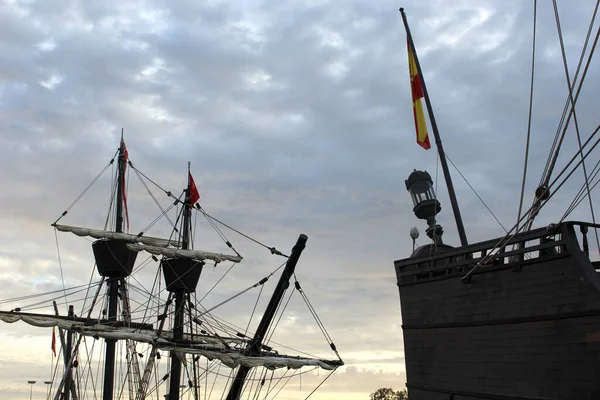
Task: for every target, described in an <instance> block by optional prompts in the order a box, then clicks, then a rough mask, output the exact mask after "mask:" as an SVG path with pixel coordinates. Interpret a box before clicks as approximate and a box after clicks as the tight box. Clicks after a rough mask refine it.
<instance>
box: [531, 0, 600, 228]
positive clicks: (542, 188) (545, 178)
mask: <svg viewBox="0 0 600 400" xmlns="http://www.w3.org/2000/svg"><path fill="white" fill-rule="evenodd" d="M599 4H600V1H598V2H596V6H595V8H594V13H593V15H592V19H591V22H590V25H589V28H588V32H587V35H586V39H585V43H584V47H583V49H582V51H581V56H580V58H579V62H578V65H577V70H576V71H575V76H574V78H573V82H572V84H569V83H568V87H569V96H568V97H567V100H566V101H565V106H564V109H563V114H562V116H561V119H560V121H559V124H558V127H557V130H556V133H555V137H554V142H553V144H552V148H551V150H550V154H549V157H548V160H547V162H546V167H545V168H544V172H543V174H542V177H541V179H540V183H539V186H538V189H536V195H535V198H534V200H533V205H534V207H533V208H534V209H535V208H536V207H535V206H536V205H537V204H538V203H540V202H541V201H543V200H544V199H543V198H541V196H542V193H548V191H547V186H548V182H549V180H550V176H551V175H552V171H553V170H554V166H555V165H556V161H557V159H558V154H559V151H560V148H561V146H562V142H563V140H564V138H565V135H566V131H567V128H568V126H569V122H570V120H571V117H572V116H573V114H574V111H575V104H576V103H577V100H578V98H579V94H580V93H581V89H582V88H583V83H584V81H585V77H586V75H587V72H588V69H589V66H590V63H591V60H592V56H593V54H594V51H595V48H596V44H597V40H598V34H597V35H596V40H595V41H594V44H593V46H592V48H591V49H590V54H589V56H588V60H587V62H586V65H585V68H584V71H583V74H582V76H581V79H580V80H579V84H578V87H577V92H576V93H575V96H574V97H573V96H572V87H574V86H575V83H576V82H577V78H578V76H579V72H580V69H581V65H582V64H583V60H584V57H585V53H586V49H587V45H588V43H589V38H590V36H591V32H592V28H593V25H594V21H595V18H596V14H597V11H598V5H599ZM556 12H557V11H556V8H555V14H556ZM557 26H558V35H559V38H560V41H561V42H562V31H561V30H560V24H559V23H557ZM599 33H600V32H599ZM569 106H571V107H569ZM567 114H568V116H567ZM565 119H566V123H565ZM563 125H564V127H563ZM561 130H562V133H561ZM535 215H536V213H534V214H532V218H530V219H529V220H528V222H527V229H530V228H531V225H532V224H533V219H534V218H535Z"/></svg>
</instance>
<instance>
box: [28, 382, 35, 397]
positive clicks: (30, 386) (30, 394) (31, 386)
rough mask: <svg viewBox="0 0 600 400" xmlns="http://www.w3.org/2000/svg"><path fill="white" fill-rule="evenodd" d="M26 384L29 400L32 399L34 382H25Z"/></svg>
mask: <svg viewBox="0 0 600 400" xmlns="http://www.w3.org/2000/svg"><path fill="white" fill-rule="evenodd" d="M27 383H29V388H30V389H29V400H31V398H32V397H33V385H34V384H35V381H27Z"/></svg>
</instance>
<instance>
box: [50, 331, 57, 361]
mask: <svg viewBox="0 0 600 400" xmlns="http://www.w3.org/2000/svg"><path fill="white" fill-rule="evenodd" d="M50 348H51V349H52V353H54V357H56V327H54V326H53V327H52V345H51V346H50Z"/></svg>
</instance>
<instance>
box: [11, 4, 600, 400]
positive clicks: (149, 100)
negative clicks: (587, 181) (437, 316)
mask: <svg viewBox="0 0 600 400" xmlns="http://www.w3.org/2000/svg"><path fill="white" fill-rule="evenodd" d="M531 3H532V2H523V1H518V0H509V1H502V2H493V1H468V0H462V1H455V2H444V1H438V0H428V1H409V0H406V1H405V2H404V3H398V2H393V1H388V0H383V1H378V2H373V3H371V2H367V1H364V0H363V1H361V0H348V1H343V2H333V1H327V0H313V1H296V0H290V1H285V2H274V1H273V2H268V1H264V2H260V1H255V0H243V1H233V2H224V1H220V0H216V1H207V2H198V1H191V0H189V1H188V0H181V1H172V2H167V1H159V0H156V1H152V0H147V1H144V0H140V1H134V0H131V1H102V2H100V1H75V0H72V1H68V0H66V1H60V0H56V1H35V0H25V1H19V0H0V155H1V158H2V162H3V168H2V169H0V184H1V185H2V191H1V192H0V202H1V203H0V223H1V226H2V227H3V229H2V231H1V233H0V299H7V298H12V297H16V296H17V295H22V294H28V293H37V292H42V291H47V290H52V289H56V288H59V287H62V278H61V268H60V266H59V261H58V253H57V246H56V239H55V235H54V231H53V229H52V228H51V227H50V223H52V222H53V221H54V220H55V219H56V218H57V217H58V216H59V215H60V213H61V212H62V211H63V210H65V209H66V207H68V206H69V204H71V202H72V201H73V200H74V199H75V198H76V197H77V196H78V195H79V193H80V192H81V191H82V190H83V189H84V188H85V187H86V186H87V185H88V184H89V182H90V181H91V180H92V179H93V178H94V176H96V174H98V173H99V172H100V171H101V170H102V168H103V167H104V166H105V165H106V164H107V162H108V161H109V160H110V158H111V157H112V155H113V154H114V152H115V150H116V148H117V147H118V144H119V135H120V131H121V128H123V129H124V132H125V140H126V142H127V146H128V149H129V154H130V159H131V161H132V162H133V163H134V165H135V166H136V167H138V168H139V169H140V170H141V171H142V172H144V173H145V174H146V175H148V176H150V177H152V178H153V179H154V180H155V181H156V182H160V183H161V184H162V185H164V186H165V187H166V188H168V189H169V190H172V191H173V192H178V191H180V190H181V188H182V187H183V185H184V184H185V180H186V168H187V162H188V161H191V165H192V172H193V174H194V177H195V180H196V183H197V185H198V188H199V190H200V193H201V201H200V202H201V204H202V205H203V207H204V208H205V209H206V210H207V211H208V212H209V213H211V214H212V215H214V216H216V217H218V218H220V219H222V220H223V221H226V222H227V223H229V224H231V225H232V226H234V227H236V228H238V229H240V230H241V231H243V232H245V233H247V234H249V235H251V236H252V237H255V238H257V239H258V240H260V241H262V242H264V243H266V244H268V245H269V246H275V247H277V248H278V249H280V250H282V251H284V252H288V251H289V249H290V248H291V246H292V245H293V244H294V243H295V241H296V238H297V236H298V234H300V233H305V234H306V235H308V237H309V240H308V245H307V248H306V250H305V253H304V254H303V256H302V258H301V261H300V263H299V265H298V279H299V280H300V281H301V283H302V285H303V288H304V289H305V290H306V292H307V293H308V294H309V298H310V300H311V302H312V304H313V306H315V308H316V309H317V310H318V312H319V316H320V317H321V319H322V320H323V322H324V323H325V325H326V327H327V329H328V331H329V333H330V334H331V336H332V337H333V339H334V341H335V343H336V345H337V347H338V350H339V351H340V354H341V356H342V358H343V359H344V361H345V362H346V366H345V367H343V368H341V369H340V370H339V371H338V372H337V373H336V374H334V375H333V377H332V378H330V379H329V380H328V381H327V384H326V385H324V386H323V388H322V390H321V391H320V392H319V393H321V396H322V397H316V398H324V399H325V398H335V397H336V396H339V397H340V398H341V397H342V396H343V397H344V398H347V399H351V400H352V399H357V400H358V399H367V398H368V395H369V393H371V392H373V391H374V390H376V389H377V388H378V387H382V386H388V387H394V388H396V389H401V388H403V387H404V382H405V373H404V358H403V344H402V329H401V319H400V303H399V296H398V292H397V287H396V280H395V275H394V269H393V261H394V260H396V259H400V258H404V257H407V256H408V255H409V254H410V251H411V246H412V244H411V241H410V238H409V236H408V232H409V230H410V228H411V227H413V226H418V227H419V228H420V230H421V231H422V232H423V233H424V223H423V222H421V221H418V220H416V218H415V217H414V215H413V214H412V204H411V202H410V198H409V196H408V194H407V192H406V189H405V187H404V179H406V177H407V176H408V174H409V173H410V172H411V171H412V170H413V169H414V168H417V169H426V170H428V171H429V172H430V173H431V174H432V176H433V177H434V180H435V181H436V182H435V184H436V187H437V188H438V191H439V197H440V201H441V202H442V207H443V211H442V213H441V214H440V215H439V222H440V224H442V225H443V226H444V229H445V236H444V238H445V241H446V242H447V243H449V244H456V243H458V237H457V234H456V228H455V226H454V224H453V219H452V214H451V212H450V203H449V201H448V199H447V195H446V188H445V185H444V183H443V178H442V177H441V171H440V169H439V165H438V163H437V154H436V152H435V146H434V147H433V148H432V150H430V151H425V150H423V149H421V148H420V147H418V146H417V144H416V143H415V139H414V136H415V134H414V125H413V119H412V118H413V117H412V107H411V95H410V89H409V79H408V63H407V55H406V35H405V31H404V27H403V24H402V19H401V17H400V14H399V12H398V8H399V7H400V6H403V7H404V8H405V9H406V12H407V15H408V18H409V23H410V25H411V29H412V33H413V37H414V41H415V45H416V48H417V51H418V54H419V58H420V61H421V64H422V69H423V74H424V79H425V81H426V83H427V86H428V89H429V92H430V96H431V101H432V103H433V107H434V110H435V113H436V117H437V123H438V126H439V128H440V132H441V135H442V139H443V141H444V147H445V149H446V151H447V154H448V156H449V157H450V159H451V160H452V161H453V162H454V164H456V166H457V167H458V168H459V170H460V171H461V172H462V174H463V175H464V176H465V178H466V179H467V180H468V182H469V183H470V184H471V185H472V186H473V187H474V188H475V190H476V191H477V193H478V194H479V195H480V196H481V197H482V198H483V200H484V201H485V202H486V204H487V205H488V207H490V209H491V210H492V211H493V212H494V213H495V214H496V216H497V217H498V219H499V220H500V221H501V222H502V224H504V225H505V226H506V227H507V228H508V227H511V226H512V225H513V224H514V222H515V220H516V214H517V209H518V203H519V192H520V185H521V177H522V172H523V171H522V168H523V167H522V165H523V158H524V154H525V152H524V145H525V140H526V133H527V116H528V104H529V103H528V96H529V82H530V74H531V36H532V21H533V18H532V16H533V5H532V4H531ZM540 3H542V2H540ZM594 3H595V2H593V1H584V0H581V1H577V2H576V3H575V2H567V1H560V2H559V4H558V6H559V11H560V16H561V20H560V21H561V27H562V30H563V35H564V40H565V49H566V54H567V57H568V67H569V71H570V74H571V77H572V76H573V74H574V71H575V68H576V64H577V61H578V59H579V56H580V53H581V49H582V45H583V41H584V38H585V34H586V31H587V28H588V24H589V21H590V18H591V15H592V11H593V7H594V5H595V4H594ZM595 29H596V28H595ZM537 35H538V37H537V39H538V42H537V50H536V51H537V57H536V78H535V95H534V107H533V122H532V148H531V152H530V168H529V171H528V181H527V185H526V196H527V197H526V204H530V203H531V197H532V193H533V191H534V190H535V187H536V184H537V183H538V182H539V179H540V177H541V173H542V171H543V167H544V165H545V162H546V159H547V155H548V152H549V149H550V146H551V144H552V139H553V135H554V132H555V131H556V128H557V126H558V122H559V119H560V115H561V113H562V110H563V107H564V103H565V100H566V99H567V93H568V92H567V85H566V83H565V82H566V80H565V73H564V67H563V62H562V56H561V51H560V47H559V42H558V36H557V33H556V25H555V20H554V14H553V11H552V7H551V5H550V4H549V3H546V2H543V4H541V5H540V9H539V10H538V31H537ZM599 82H600V71H598V68H597V67H596V66H595V65H594V63H593V62H592V66H591V67H590V70H589V72H588V75H587V77H586V83H585V85H586V86H585V88H584V90H583V91H582V93H581V96H580V99H579V102H578V106H577V116H578V122H579V127H580V130H581V133H582V136H583V137H584V138H587V137H588V136H589V134H590V133H591V132H592V131H593V129H595V128H596V126H597V124H598V121H597V101H596V99H595V97H594V96H595V91H596V89H597V88H598V84H599ZM576 143H577V142H576V137H575V135H574V131H570V133H569V135H568V136H567V139H566V140H565V149H564V150H563V151H564V156H561V158H560V159H559V163H558V165H557V172H558V171H559V170H560V169H562V166H563V165H564V160H566V159H568V158H570V157H571V156H572V155H573V154H574V151H575V149H576ZM432 144H433V139H432ZM598 159H599V157H598V153H597V152H596V153H594V154H592V156H591V158H590V161H589V167H588V168H589V169H591V168H592V167H593V165H594V164H595V163H596V162H597V161H598ZM451 168H452V167H451ZM436 171H438V172H436ZM452 172H453V178H454V182H455V186H456V190H457V194H458V196H459V204H460V206H461V208H462V212H463V218H464V220H465V226H466V230H467V236H468V238H469V240H470V241H471V242H476V241H480V240H485V239H490V238H493V237H496V236H500V235H501V234H502V233H503V230H502V228H501V227H500V226H499V225H498V224H497V222H496V221H495V220H494V218H493V217H492V216H491V215H490V214H489V213H488V212H487V211H486V209H485V207H484V206H483V205H482V204H481V202H480V201H479V200H478V198H477V197H476V196H475V194H473V192H472V191H471V189H470V188H469V186H468V185H467V184H466V183H465V181H463V180H462V178H461V177H460V176H459V175H458V174H457V172H456V170H454V169H453V170H452ZM438 173H439V174H440V175H439V177H438ZM105 178H106V179H105ZM581 178H582V174H581V173H576V174H575V175H574V177H573V180H572V181H570V182H569V183H568V184H567V185H565V187H564V188H563V190H562V191H561V192H560V193H559V194H557V195H556V197H555V200H556V201H553V202H552V203H551V204H549V205H548V209H547V210H546V212H545V213H542V215H541V216H540V218H539V220H538V221H537V222H536V225H537V226H542V225H544V224H547V223H549V222H553V221H556V220H558V219H560V217H561V216H562V214H563V212H564V211H565V210H566V208H567V206H568V204H569V203H570V201H571V199H572V198H573V196H574V194H575V193H576V191H577V190H578V188H579V186H580V185H581ZM109 180H110V168H109V170H108V171H107V175H105V176H104V177H103V179H101V180H100V181H99V182H98V184H97V185H96V186H94V187H93V188H92V190H90V192H89V193H88V194H87V195H86V196H85V197H84V198H83V199H82V200H81V201H80V202H78V203H77V204H76V206H75V207H74V208H73V210H72V212H71V213H69V215H68V216H67V217H65V219H64V220H63V222H64V223H67V224H73V225H84V226H91V227H95V228H101V227H102V224H103V221H104V218H105V216H106V210H107V204H108V193H107V192H106V190H107V188H108V184H109ZM438 184H439V185H438ZM136 185H137V186H136ZM155 194H157V195H159V194H160V193H155ZM129 197H130V212H131V214H132V219H131V223H132V231H134V232H137V231H139V230H141V229H143V228H144V227H146V226H147V225H148V224H149V223H150V222H151V221H152V220H153V219H154V218H155V217H156V216H157V209H156V207H155V206H154V203H153V201H152V200H151V199H149V198H148V196H147V195H146V191H145V189H144V188H143V186H141V184H140V183H139V181H137V177H135V175H133V174H130V196H129ZM161 202H163V204H168V202H169V200H168V199H166V200H165V199H164V198H161ZM586 204H587V203H586V202H584V203H582V205H581V206H580V207H579V208H578V209H577V210H576V212H575V213H574V214H573V215H571V216H570V217H571V218H572V219H586V220H589V219H590V218H591V217H590V212H589V210H588V209H587V208H586ZM156 229H159V228H156ZM196 232H197V233H196V237H197V238H198V239H199V240H200V242H201V243H203V244H204V245H206V246H207V247H208V246H209V245H210V246H212V245H213V244H217V243H218V240H215V237H216V238H217V239H218V237H217V236H216V234H215V233H214V232H212V230H211V229H210V226H208V225H207V224H204V225H200V224H199V225H198V228H197V231H196ZM226 233H227V235H228V237H229V238H230V240H231V241H232V243H233V244H234V246H236V248H238V250H239V251H240V252H241V253H242V254H243V256H244V258H245V261H247V262H245V266H244V267H243V268H242V267H240V269H239V271H240V276H241V277H240V278H239V281H234V282H230V283H229V284H230V285H231V287H235V288H237V289H238V290H241V289H243V288H245V287H246V286H247V285H248V283H247V282H256V280H257V277H258V279H259V278H260V277H262V276H264V274H265V273H268V271H271V270H272V269H274V268H276V267H277V265H278V264H279V263H280V262H281V261H280V260H279V259H273V258H271V257H270V255H269V254H268V252H266V251H265V250H264V249H262V248H260V247H258V246H255V245H254V244H253V243H251V242H249V241H247V240H245V239H244V238H242V237H240V236H237V235H235V234H233V233H230V232H226ZM64 236H65V235H64V234H63V235H61V237H60V238H59V244H60V256H61V260H62V263H63V273H64V275H65V277H64V279H65V284H66V285H67V286H73V285H77V284H81V283H85V282H87V281H88V280H89V277H90V274H91V273H92V271H93V260H92V255H91V251H90V250H91V249H90V248H89V242H87V241H84V242H83V245H81V243H79V244H77V243H76V242H75V241H73V242H71V241H70V239H69V238H65V237H64ZM424 236H425V235H424V234H422V235H421V238H420V239H419V240H418V243H420V244H423V243H426V242H425V239H423V237H424ZM204 245H200V247H202V248H204V249H206V250H213V251H223V250H224V249H223V248H205V247H204ZM217 247H218V246H217ZM597 255H598V249H596V250H595V256H597ZM254 270H256V271H257V274H253V273H251V272H253V271H254ZM210 274H213V275H214V274H216V273H215V272H210ZM210 274H207V275H210ZM151 276H152V275H151V274H149V277H151ZM215 276H216V275H215ZM207 279H211V278H207ZM244 279H247V282H246V281H245V280H244ZM146 284H148V285H150V284H151V283H149V282H147V283H146ZM203 290H205V289H203ZM249 301H250V302H252V301H253V300H249ZM214 304H216V302H215V301H209V300H207V303H206V306H207V307H208V306H211V305H214ZM3 307H4V306H2V309H4V308H3ZM289 323H290V324H291V326H293V324H294V321H293V319H292V320H290V321H289ZM304 323H305V321H302V322H297V324H304ZM299 326H300V325H299ZM49 335H50V333H49V330H47V329H46V330H42V332H39V331H36V329H34V328H30V327H26V326H22V324H14V325H3V326H2V328H1V329H0V351H1V353H2V357H0V395H1V397H2V398H3V399H15V400H17V399H25V398H27V397H28V395H29V392H28V387H27V384H26V380H27V379H37V380H38V381H39V382H41V381H43V380H45V379H47V376H48V374H49V370H50V364H49V361H48V357H49V352H48V342H49ZM315 335H320V333H319V332H315ZM303 340H305V339H301V340H299V343H297V344H295V347H302V342H303ZM306 340H307V341H306V342H305V343H309V340H308V339H306ZM40 353H43V354H40ZM44 390H45V389H44V387H43V385H41V384H38V385H36V387H35V391H34V395H38V397H37V398H41V397H42V396H43V394H44ZM306 394H308V393H307V392H306V393H305V395H306Z"/></svg>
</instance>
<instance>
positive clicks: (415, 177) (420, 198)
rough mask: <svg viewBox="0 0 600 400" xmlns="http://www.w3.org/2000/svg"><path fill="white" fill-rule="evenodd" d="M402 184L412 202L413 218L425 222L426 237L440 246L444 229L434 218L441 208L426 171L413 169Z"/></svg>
mask: <svg viewBox="0 0 600 400" xmlns="http://www.w3.org/2000/svg"><path fill="white" fill-rule="evenodd" d="M404 183H405V184H406V190H408V192H409V193H410V197H411V199H412V201H413V204H414V208H413V212H414V213H415V216H416V217H417V218H419V219H424V220H427V225H429V227H428V228H427V230H426V231H425V232H426V233H427V236H429V238H431V240H433V243H435V244H442V243H443V242H442V234H443V233H444V229H443V228H442V227H441V226H440V225H438V224H436V222H435V216H436V215H437V214H438V213H439V212H440V211H441V209H442V206H441V204H440V202H439V201H438V199H437V198H436V196H435V191H434V190H433V181H432V180H431V175H429V173H428V172H427V171H417V170H416V169H415V170H414V171H413V172H412V173H411V174H410V175H409V176H408V179H407V180H406V181H404Z"/></svg>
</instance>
